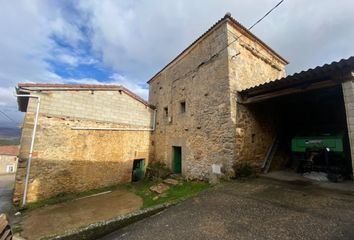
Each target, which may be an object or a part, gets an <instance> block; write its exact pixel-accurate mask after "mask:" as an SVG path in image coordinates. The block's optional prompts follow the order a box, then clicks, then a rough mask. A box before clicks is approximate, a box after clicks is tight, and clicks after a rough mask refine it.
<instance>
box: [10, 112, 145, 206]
mask: <svg viewBox="0 0 354 240" xmlns="http://www.w3.org/2000/svg"><path fill="white" fill-rule="evenodd" d="M33 122H34V114H33V113H27V114H26V117H25V122H24V126H23V132H22V138H21V148H20V155H19V159H20V160H19V165H18V171H17V176H16V186H15V193H14V201H15V202H16V201H19V200H20V197H22V193H23V186H24V185H23V183H24V177H25V169H26V164H27V159H28V152H29V145H30V141H31V133H32V128H33ZM75 126H86V127H126V128H130V127H132V126H129V125H121V124H114V123H104V122H99V121H88V120H77V119H76V120H75V119H72V118H66V117H60V118H59V117H53V116H48V115H43V114H41V115H40V118H39V124H38V129H37V135H36V139H35V145H34V152H33V160H32V167H31V173H30V183H29V189H28V197H27V199H28V201H29V202H32V201H36V200H39V199H44V198H48V197H51V196H54V195H56V194H58V193H62V192H80V191H85V190H89V189H94V188H99V187H103V186H109V185H113V184H117V183H124V182H129V181H131V173H132V167H133V160H134V159H145V162H146V164H147V163H148V161H149V158H150V152H149V151H150V132H149V131H93V130H72V129H71V128H72V127H75Z"/></svg>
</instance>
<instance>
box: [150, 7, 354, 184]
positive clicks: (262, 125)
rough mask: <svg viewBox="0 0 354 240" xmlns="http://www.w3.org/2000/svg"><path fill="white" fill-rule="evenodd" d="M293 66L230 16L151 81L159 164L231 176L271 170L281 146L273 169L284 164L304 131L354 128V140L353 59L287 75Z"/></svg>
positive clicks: (191, 173) (194, 173)
mask: <svg viewBox="0 0 354 240" xmlns="http://www.w3.org/2000/svg"><path fill="white" fill-rule="evenodd" d="M287 64H288V62H287V61H286V60H285V59H284V58H282V57H281V56H280V55H279V54H277V53H276V52H275V51H274V50H272V49H271V48H270V47H269V46H267V45H266V44H265V43H264V42H262V41H261V40H260V39H259V38H257V37H256V36H255V35H253V34H252V33H251V32H250V31H248V30H247V29H246V28H245V27H243V26H242V25H241V24H240V23H238V22H237V21H236V20H235V19H233V18H232V17H231V16H230V15H229V14H227V15H225V17H224V18H222V19H221V20H219V21H218V22H217V23H216V24H214V25H213V26H212V27H211V28H210V29H209V30H208V31H207V32H205V33H204V34H203V35H202V36H201V37H199V38H198V39H197V40H196V41H194V42H193V43H192V44H191V45H190V46H188V47H187V48H186V49H185V50H184V51H183V52H181V53H180V54H179V55H178V56H177V57H176V58H175V59H173V60H172V61H171V62H170V63H169V64H167V65H166V66H165V67H164V68H163V69H162V70H161V71H159V72H158V73H157V74H156V75H155V76H153V77H152V78H151V79H150V80H149V81H148V84H149V91H150V92H149V103H150V104H152V105H154V106H155V107H156V109H157V115H156V130H155V131H154V132H153V134H152V139H153V141H154V158H155V160H156V161H162V162H165V163H166V164H167V166H169V167H170V168H171V169H172V170H174V171H175V172H176V173H182V174H183V175H185V176H186V177H188V178H191V179H194V178H198V179H210V178H212V177H214V176H218V177H221V176H224V177H226V178H227V177H229V176H232V175H233V174H234V171H233V168H232V166H233V165H234V164H237V163H244V162H246V163H248V164H251V165H253V166H254V167H255V168H256V169H258V170H261V169H264V168H265V165H267V164H268V163H267V161H268V158H269V156H270V155H272V154H269V153H271V152H272V151H273V150H272V149H275V148H276V149H277V151H276V154H274V155H276V156H275V157H274V158H275V159H277V158H278V159H279V161H274V163H273V166H272V167H274V168H276V166H278V167H280V168H281V167H284V165H286V164H285V163H286V162H287V160H289V158H290V157H289V156H290V154H291V153H289V142H291V138H290V136H294V134H296V131H300V130H302V129H301V128H310V127H312V128H313V129H312V130H314V128H316V127H317V126H319V125H324V124H328V125H331V126H332V127H333V126H335V128H339V129H340V130H341V131H343V132H348V130H347V129H349V132H348V134H349V138H350V141H351V142H354V135H353V134H354V133H353V130H352V129H354V127H353V125H352V124H353V123H352V122H353V121H352V120H353V119H354V118H353V117H352V113H353V109H352V108H353V107H352V102H354V97H353V95H352V82H353V80H354V79H353V71H354V63H353V58H350V59H347V60H342V61H340V62H333V63H332V64H330V65H328V64H326V65H324V66H322V67H317V68H315V69H309V70H307V71H302V72H301V73H297V74H294V75H291V76H287V77H285V75H286V73H285V66H286V65H287ZM342 86H343V87H342ZM343 92H344V95H343ZM343 96H344V97H343ZM345 106H346V108H345ZM326 111H328V112H330V114H329V113H328V112H326ZM347 120H348V121H347ZM310 123H311V124H310ZM333 129H334V127H333ZM279 139H281V140H279ZM279 141H280V143H279ZM344 141H345V139H344ZM275 143H276V144H275ZM278 146H279V147H278ZM351 149H352V150H351V151H352V153H351V156H352V157H351V158H352V159H354V158H353V156H354V155H353V154H354V150H353V149H354V147H353V146H352V148H351ZM346 161H347V165H348V170H349V171H350V172H352V171H353V170H352V167H351V165H352V163H351V160H350V156H348V157H347V160H346ZM349 165H350V166H349Z"/></svg>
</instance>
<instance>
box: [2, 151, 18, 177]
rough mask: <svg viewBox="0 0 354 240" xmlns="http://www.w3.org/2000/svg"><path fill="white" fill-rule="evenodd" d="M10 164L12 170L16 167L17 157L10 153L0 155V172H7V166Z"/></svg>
mask: <svg viewBox="0 0 354 240" xmlns="http://www.w3.org/2000/svg"><path fill="white" fill-rule="evenodd" d="M9 165H12V166H13V167H14V171H16V168H17V157H16V156H11V155H0V174H4V173H9V172H7V166H9Z"/></svg>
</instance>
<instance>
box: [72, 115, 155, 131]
mask: <svg viewBox="0 0 354 240" xmlns="http://www.w3.org/2000/svg"><path fill="white" fill-rule="evenodd" d="M156 112H157V110H156V109H155V110H154V118H153V125H152V128H100V127H72V128H71V129H72V130H99V131H151V132H153V131H155V128H156Z"/></svg>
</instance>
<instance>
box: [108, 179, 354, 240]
mask: <svg viewBox="0 0 354 240" xmlns="http://www.w3.org/2000/svg"><path fill="white" fill-rule="evenodd" d="M353 226H354V195H353V194H349V193H343V192H335V191H333V190H332V191H331V190H324V189H319V188H318V187H316V186H313V185H311V184H310V183H304V182H299V181H294V182H289V183H284V182H277V181H274V180H268V179H254V180H249V181H245V182H233V183H227V184H225V185H223V186H218V187H216V188H215V189H212V190H209V191H207V192H204V193H202V194H200V195H198V196H196V197H194V198H192V199H189V200H187V201H185V202H183V203H181V204H179V205H177V206H174V207H171V208H169V209H167V210H165V211H164V212H162V213H160V214H158V215H155V216H152V217H150V218H147V219H144V220H142V221H140V222H137V223H135V224H132V225H130V226H128V227H125V228H123V229H120V230H118V231H116V232H114V233H112V234H110V235H108V236H106V237H104V238H103V239H105V240H110V239H154V240H159V239H161V240H166V239H172V240H173V239H203V240H204V239H230V240H231V239H252V240H253V239H281V240H286V239H321V240H322V239H341V240H343V239H348V240H349V239H354V227H353Z"/></svg>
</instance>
